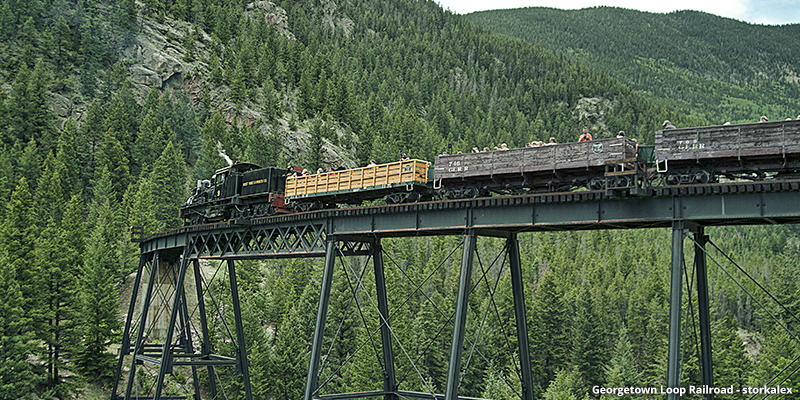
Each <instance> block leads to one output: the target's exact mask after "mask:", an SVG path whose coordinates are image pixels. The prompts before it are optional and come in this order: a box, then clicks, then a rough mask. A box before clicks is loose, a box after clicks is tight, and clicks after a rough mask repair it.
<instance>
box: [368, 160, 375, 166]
mask: <svg viewBox="0 0 800 400" xmlns="http://www.w3.org/2000/svg"><path fill="white" fill-rule="evenodd" d="M376 165H378V163H376V162H375V160H369V165H367V166H368V167H374V166H376Z"/></svg>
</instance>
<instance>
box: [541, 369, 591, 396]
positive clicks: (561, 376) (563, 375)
mask: <svg viewBox="0 0 800 400" xmlns="http://www.w3.org/2000/svg"><path fill="white" fill-rule="evenodd" d="M585 392H586V387H585V386H584V385H583V383H581V374H580V373H579V372H578V371H577V370H574V369H572V370H567V369H564V368H559V369H558V371H557V372H556V374H555V377H554V378H553V380H552V381H551V382H550V386H548V387H547V391H546V392H545V393H544V399H545V400H577V399H583V398H584V397H585Z"/></svg>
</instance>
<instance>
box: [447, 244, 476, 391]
mask: <svg viewBox="0 0 800 400" xmlns="http://www.w3.org/2000/svg"><path fill="white" fill-rule="evenodd" d="M475 240H476V236H475V232H474V231H473V230H469V231H468V232H467V234H466V235H464V252H463V255H462V258H461V276H460V277H459V280H458V297H457V299H456V314H455V317H454V319H453V340H452V342H451V344H450V365H449V367H448V369H447V386H446V389H445V393H444V397H445V400H457V399H458V387H459V385H460V383H461V379H460V375H461V355H462V353H463V349H464V335H465V333H466V325H467V308H468V303H469V289H470V283H471V277H472V263H473V259H474V257H475Z"/></svg>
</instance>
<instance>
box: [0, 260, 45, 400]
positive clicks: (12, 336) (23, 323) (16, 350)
mask: <svg viewBox="0 0 800 400" xmlns="http://www.w3.org/2000/svg"><path fill="white" fill-rule="evenodd" d="M15 275H16V271H14V268H13V266H12V265H11V264H10V263H9V262H8V260H7V259H6V258H5V257H3V256H2V253H0V293H2V295H3V301H0V399H2V400H12V399H18V398H20V394H22V393H31V392H33V389H34V387H35V386H36V384H37V383H38V382H39V381H40V378H39V376H38V375H37V374H35V373H34V368H33V365H32V364H31V363H30V362H29V361H28V357H29V356H31V355H33V354H34V352H35V351H36V342H35V335H34V332H33V329H32V326H31V323H30V322H31V321H30V319H29V318H28V317H27V313H26V312H25V311H24V305H25V299H24V298H23V296H22V291H21V290H20V286H19V283H17V279H16V278H15Z"/></svg>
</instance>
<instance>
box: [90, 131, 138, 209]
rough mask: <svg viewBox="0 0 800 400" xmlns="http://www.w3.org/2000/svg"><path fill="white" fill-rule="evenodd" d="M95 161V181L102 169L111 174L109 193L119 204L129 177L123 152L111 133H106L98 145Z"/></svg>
mask: <svg viewBox="0 0 800 400" xmlns="http://www.w3.org/2000/svg"><path fill="white" fill-rule="evenodd" d="M96 160H97V166H96V167H95V180H96V179H98V178H99V177H98V176H97V173H98V172H102V171H103V170H104V169H106V170H108V172H110V173H111V182H112V185H113V193H110V195H111V196H112V197H111V198H112V199H116V201H117V202H119V201H120V200H122V195H123V194H124V193H125V189H127V187H128V182H130V179H131V176H130V169H129V168H128V157H127V156H126V155H125V150H124V149H123V148H122V145H121V144H120V142H119V140H117V138H116V137H115V136H114V134H113V133H112V132H111V131H107V132H106V133H105V135H104V136H103V141H102V142H101V143H100V148H99V149H98V152H97V155H96Z"/></svg>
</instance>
